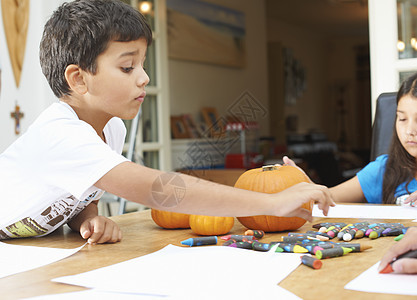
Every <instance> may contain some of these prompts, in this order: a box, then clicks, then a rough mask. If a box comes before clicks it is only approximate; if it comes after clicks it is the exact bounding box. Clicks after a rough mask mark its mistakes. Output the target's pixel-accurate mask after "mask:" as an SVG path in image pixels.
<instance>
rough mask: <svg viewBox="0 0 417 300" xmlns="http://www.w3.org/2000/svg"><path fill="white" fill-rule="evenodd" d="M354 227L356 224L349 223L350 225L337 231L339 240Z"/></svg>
mask: <svg viewBox="0 0 417 300" xmlns="http://www.w3.org/2000/svg"><path fill="white" fill-rule="evenodd" d="M353 227H354V225H353V224H349V225H346V226H345V227H342V228H341V229H340V231H339V232H338V233H337V238H338V239H339V240H341V239H343V235H344V234H345V233H346V232H348V231H349V230H350V229H351V228H353Z"/></svg>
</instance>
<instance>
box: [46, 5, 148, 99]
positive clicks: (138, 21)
mask: <svg viewBox="0 0 417 300" xmlns="http://www.w3.org/2000/svg"><path fill="white" fill-rule="evenodd" d="M140 38H144V39H146V41H147V44H148V46H149V45H150V44H151V42H152V30H151V28H150V27H149V25H148V23H147V21H146V19H145V17H144V16H143V15H142V14H141V13H140V12H139V11H137V10H136V9H134V8H133V7H131V6H130V5H128V4H126V3H123V2H121V1H119V0H76V1H73V2H69V3H64V4H62V5H61V6H60V7H59V8H58V9H57V10H56V11H55V12H54V13H53V14H52V16H51V18H50V19H49V20H48V22H47V23H46V24H45V28H44V32H43V36H42V40H41V43H40V53H39V57H40V63H41V67H42V72H43V74H44V75H45V77H46V79H47V80H48V83H49V85H50V86H51V89H52V91H53V92H54V94H55V96H57V97H58V98H61V97H62V96H64V95H69V94H70V93H71V90H70V87H69V86H68V83H67V81H66V79H65V75H64V74H65V69H66V68H67V66H68V65H70V64H75V65H78V66H79V67H80V68H81V69H83V70H85V71H88V72H91V73H92V74H95V73H96V71H97V70H96V69H97V65H96V61H97V57H98V56H99V55H100V54H101V53H103V52H104V51H105V50H106V49H107V46H108V43H109V42H111V41H119V42H129V41H135V40H138V39H140Z"/></svg>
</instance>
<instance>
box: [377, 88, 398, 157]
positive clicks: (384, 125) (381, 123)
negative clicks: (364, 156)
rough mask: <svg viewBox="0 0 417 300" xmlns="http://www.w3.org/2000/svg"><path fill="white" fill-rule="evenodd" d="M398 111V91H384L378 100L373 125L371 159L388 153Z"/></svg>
mask: <svg viewBox="0 0 417 300" xmlns="http://www.w3.org/2000/svg"><path fill="white" fill-rule="evenodd" d="M396 111H397V93H382V94H381V95H379V97H378V99H377V102H376V110H375V119H374V124H373V126H372V142H371V157H370V161H374V160H375V159H376V158H377V157H378V156H379V155H381V154H387V153H388V149H389V146H390V143H391V138H392V134H393V131H394V124H395V118H396Z"/></svg>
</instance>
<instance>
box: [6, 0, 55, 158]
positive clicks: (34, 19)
mask: <svg viewBox="0 0 417 300" xmlns="http://www.w3.org/2000/svg"><path fill="white" fill-rule="evenodd" d="M62 2H63V0H42V1H39V0H31V1H30V13H29V25H28V33H27V40H26V50H25V55H24V61H23V68H22V74H21V78H20V85H19V88H17V87H16V84H15V80H14V76H13V71H12V67H11V63H10V58H9V51H8V48H7V44H6V37H5V33H4V28H3V19H2V15H1V13H0V66H1V69H2V72H1V92H0V137H1V138H0V152H2V151H3V150H4V149H5V148H6V147H7V146H8V145H10V144H11V143H12V142H13V141H14V140H15V139H16V138H17V137H18V136H16V135H15V132H14V126H15V122H14V119H12V118H11V116H10V113H11V112H12V111H14V108H15V104H16V101H17V103H18V104H19V105H20V109H21V111H22V112H23V113H24V117H23V118H22V119H21V123H20V124H21V133H22V132H24V131H25V130H26V129H27V128H28V126H29V125H30V124H31V123H32V122H33V121H34V120H35V118H36V117H37V116H38V115H39V114H40V112H41V111H42V110H43V109H44V108H46V107H47V106H48V105H49V104H50V103H52V102H53V101H56V100H55V99H56V98H55V97H54V95H53V93H52V92H51V91H50V89H49V85H48V83H47V81H46V79H45V77H44V76H43V74H42V71H41V67H40V64H39V42H40V39H41V36H42V32H43V26H44V24H45V22H46V20H47V19H48V17H49V16H50V14H51V13H52V11H53V10H54V9H55V8H56V7H57V6H58V5H59V4H60V3H62ZM0 11H1V8H0Z"/></svg>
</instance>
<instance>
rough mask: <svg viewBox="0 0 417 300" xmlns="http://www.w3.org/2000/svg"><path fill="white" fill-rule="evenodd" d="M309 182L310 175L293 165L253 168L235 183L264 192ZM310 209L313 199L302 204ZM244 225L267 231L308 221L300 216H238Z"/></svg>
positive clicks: (289, 228)
mask: <svg viewBox="0 0 417 300" xmlns="http://www.w3.org/2000/svg"><path fill="white" fill-rule="evenodd" d="M303 181H304V182H309V179H308V177H307V176H306V175H305V174H304V173H303V172H302V171H300V170H299V169H298V168H296V167H292V166H279V165H272V166H264V167H262V168H256V169H251V170H248V171H246V172H245V173H243V174H242V175H241V176H240V177H239V178H238V180H237V181H236V183H235V187H237V188H241V189H246V190H251V191H256V192H263V193H269V194H273V193H278V192H280V191H282V190H284V189H286V188H289V187H290V186H293V185H295V184H297V183H300V182H303ZM302 207H303V208H306V209H308V210H310V211H312V209H313V201H311V202H308V203H305V204H303V205H302ZM237 219H238V220H239V222H240V223H242V225H243V226H246V227H247V228H249V229H258V230H263V231H265V232H274V231H286V230H295V229H298V228H300V227H301V226H303V225H304V224H305V222H306V220H304V219H303V218H299V217H275V216H264V215H262V216H251V217H239V218H237Z"/></svg>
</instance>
